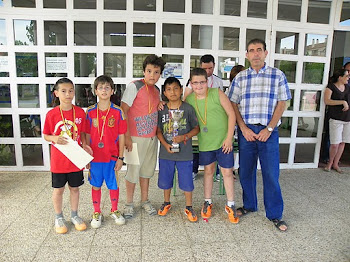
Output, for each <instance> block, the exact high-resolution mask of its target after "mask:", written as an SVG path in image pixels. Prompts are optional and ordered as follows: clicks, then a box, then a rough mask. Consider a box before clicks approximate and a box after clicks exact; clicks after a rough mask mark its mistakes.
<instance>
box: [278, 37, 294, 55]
mask: <svg viewBox="0 0 350 262" xmlns="http://www.w3.org/2000/svg"><path fill="white" fill-rule="evenodd" d="M298 43H299V34H298V33H289V32H276V50H275V52H276V53H278V54H288V55H297V54H298Z"/></svg>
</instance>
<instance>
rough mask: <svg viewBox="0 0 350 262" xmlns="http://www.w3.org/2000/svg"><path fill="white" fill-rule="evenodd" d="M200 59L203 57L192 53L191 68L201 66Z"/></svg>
mask: <svg viewBox="0 0 350 262" xmlns="http://www.w3.org/2000/svg"><path fill="white" fill-rule="evenodd" d="M200 59H201V57H200V56H198V55H191V58H190V69H191V70H192V69H193V68H196V67H201V63H200Z"/></svg>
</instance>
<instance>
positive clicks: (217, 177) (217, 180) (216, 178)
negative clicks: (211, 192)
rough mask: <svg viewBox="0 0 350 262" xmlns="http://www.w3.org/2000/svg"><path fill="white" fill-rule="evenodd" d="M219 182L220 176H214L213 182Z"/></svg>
mask: <svg viewBox="0 0 350 262" xmlns="http://www.w3.org/2000/svg"><path fill="white" fill-rule="evenodd" d="M219 181H220V174H216V175H215V182H219Z"/></svg>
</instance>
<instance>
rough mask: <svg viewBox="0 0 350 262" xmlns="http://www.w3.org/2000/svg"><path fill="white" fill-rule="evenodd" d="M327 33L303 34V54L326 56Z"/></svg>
mask: <svg viewBox="0 0 350 262" xmlns="http://www.w3.org/2000/svg"><path fill="white" fill-rule="evenodd" d="M327 37H328V35H315V34H306V35H305V53H304V54H305V55H307V56H326V50H327Z"/></svg>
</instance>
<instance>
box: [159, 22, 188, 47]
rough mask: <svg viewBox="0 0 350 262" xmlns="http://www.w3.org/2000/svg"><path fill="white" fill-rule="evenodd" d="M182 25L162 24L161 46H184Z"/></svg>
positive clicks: (183, 27)
mask: <svg viewBox="0 0 350 262" xmlns="http://www.w3.org/2000/svg"><path fill="white" fill-rule="evenodd" d="M184 30H185V26H184V25H178V24H163V47H174V48H183V47H184Z"/></svg>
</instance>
